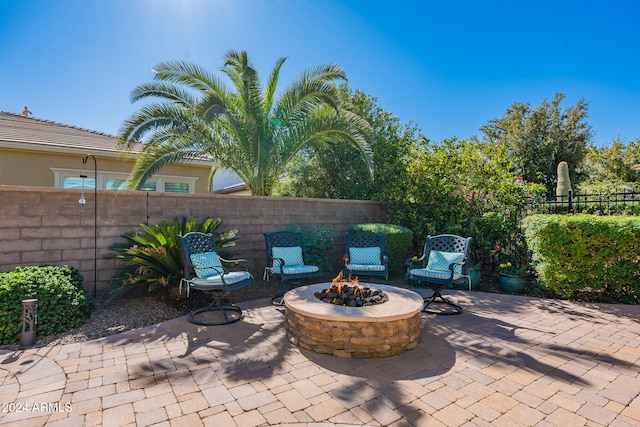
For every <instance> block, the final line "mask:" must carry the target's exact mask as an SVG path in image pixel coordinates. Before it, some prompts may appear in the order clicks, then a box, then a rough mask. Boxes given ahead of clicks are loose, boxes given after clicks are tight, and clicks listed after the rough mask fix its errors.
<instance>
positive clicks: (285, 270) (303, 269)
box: [271, 264, 320, 274]
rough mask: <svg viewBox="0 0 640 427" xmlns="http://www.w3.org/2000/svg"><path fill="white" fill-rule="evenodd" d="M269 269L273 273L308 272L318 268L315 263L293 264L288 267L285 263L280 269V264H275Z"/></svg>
mask: <svg viewBox="0 0 640 427" xmlns="http://www.w3.org/2000/svg"><path fill="white" fill-rule="evenodd" d="M271 271H272V272H273V273H275V274H308V273H315V272H318V271H320V268H319V267H316V266H315V265H294V266H291V267H288V266H287V265H286V264H285V266H284V268H282V269H281V268H280V266H277V267H273V268H272V269H271Z"/></svg>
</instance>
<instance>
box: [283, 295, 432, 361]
mask: <svg viewBox="0 0 640 427" xmlns="http://www.w3.org/2000/svg"><path fill="white" fill-rule="evenodd" d="M327 286H328V285H327V284H318V285H311V286H304V287H301V288H296V289H293V290H291V291H289V292H287V294H286V295H285V307H286V311H285V327H286V329H287V334H288V337H289V340H290V341H291V342H292V343H293V344H295V345H297V346H299V347H301V348H303V349H306V350H311V351H314V352H316V353H323V354H331V355H334V356H337V357H344V358H354V359H358V358H374V357H387V356H393V355H396V354H400V353H403V352H405V351H408V350H411V349H413V348H415V347H416V346H417V345H418V342H419V339H420V334H421V330H422V314H421V310H422V306H423V300H422V298H421V297H420V296H419V295H418V294H416V293H415V292H411V291H408V290H406V289H401V288H395V287H392V286H385V285H376V287H380V288H382V290H383V291H384V292H385V293H386V294H387V295H388V296H389V301H387V302H386V303H384V304H379V305H374V306H367V307H343V306H336V305H333V304H328V303H325V302H322V301H320V300H318V299H317V298H316V297H315V296H314V295H313V294H314V292H317V291H318V289H321V288H322V287H325V288H326V287H327Z"/></svg>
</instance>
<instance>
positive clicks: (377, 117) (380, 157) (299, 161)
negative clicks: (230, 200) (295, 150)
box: [276, 84, 421, 200]
mask: <svg viewBox="0 0 640 427" xmlns="http://www.w3.org/2000/svg"><path fill="white" fill-rule="evenodd" d="M339 90H340V94H341V98H342V100H343V107H344V108H345V109H346V110H348V111H351V112H352V113H354V114H356V115H358V116H360V117H363V118H365V119H366V120H367V122H369V123H370V124H371V127H372V129H373V130H372V134H373V136H372V138H371V147H372V149H373V164H374V176H373V180H372V179H371V177H370V175H369V174H368V173H367V170H366V165H364V164H363V163H362V162H361V161H359V156H358V152H357V150H356V148H354V147H353V146H350V145H342V146H339V147H323V148H322V149H320V150H316V151H315V152H311V151H309V150H304V151H302V152H300V153H299V154H298V156H297V157H296V159H295V161H293V162H292V163H291V164H290V167H289V168H288V169H287V178H288V180H286V181H284V182H281V183H280V184H279V186H278V189H277V191H276V193H277V194H279V195H286V196H297V197H320V198H336V199H361V200H368V199H377V200H386V199H387V194H396V193H397V191H400V190H401V189H402V188H403V186H404V181H405V180H406V177H407V174H406V167H405V164H406V162H407V160H408V158H409V154H410V147H412V146H413V145H416V144H417V143H418V141H419V140H420V138H421V136H420V135H419V131H418V129H417V128H416V127H415V126H413V125H412V124H408V125H404V124H402V123H401V122H400V120H399V118H398V117H397V116H394V115H392V114H391V113H390V112H387V111H384V110H383V109H382V108H381V107H380V106H379V105H378V104H377V99H376V98H374V97H372V96H370V95H367V94H366V93H364V92H362V91H358V90H352V89H350V88H349V87H348V86H347V85H346V84H342V85H340V87H339Z"/></svg>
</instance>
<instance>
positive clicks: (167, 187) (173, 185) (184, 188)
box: [164, 182, 189, 193]
mask: <svg viewBox="0 0 640 427" xmlns="http://www.w3.org/2000/svg"><path fill="white" fill-rule="evenodd" d="M164 191H166V192H167V193H188V192H189V184H188V183H186V182H165V183H164Z"/></svg>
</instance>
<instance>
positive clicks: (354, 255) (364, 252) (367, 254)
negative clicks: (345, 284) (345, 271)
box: [349, 247, 380, 265]
mask: <svg viewBox="0 0 640 427" xmlns="http://www.w3.org/2000/svg"><path fill="white" fill-rule="evenodd" d="M349 262H350V263H351V264H357V265H375V264H378V265H379V264H380V248H379V247H374V248H349Z"/></svg>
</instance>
